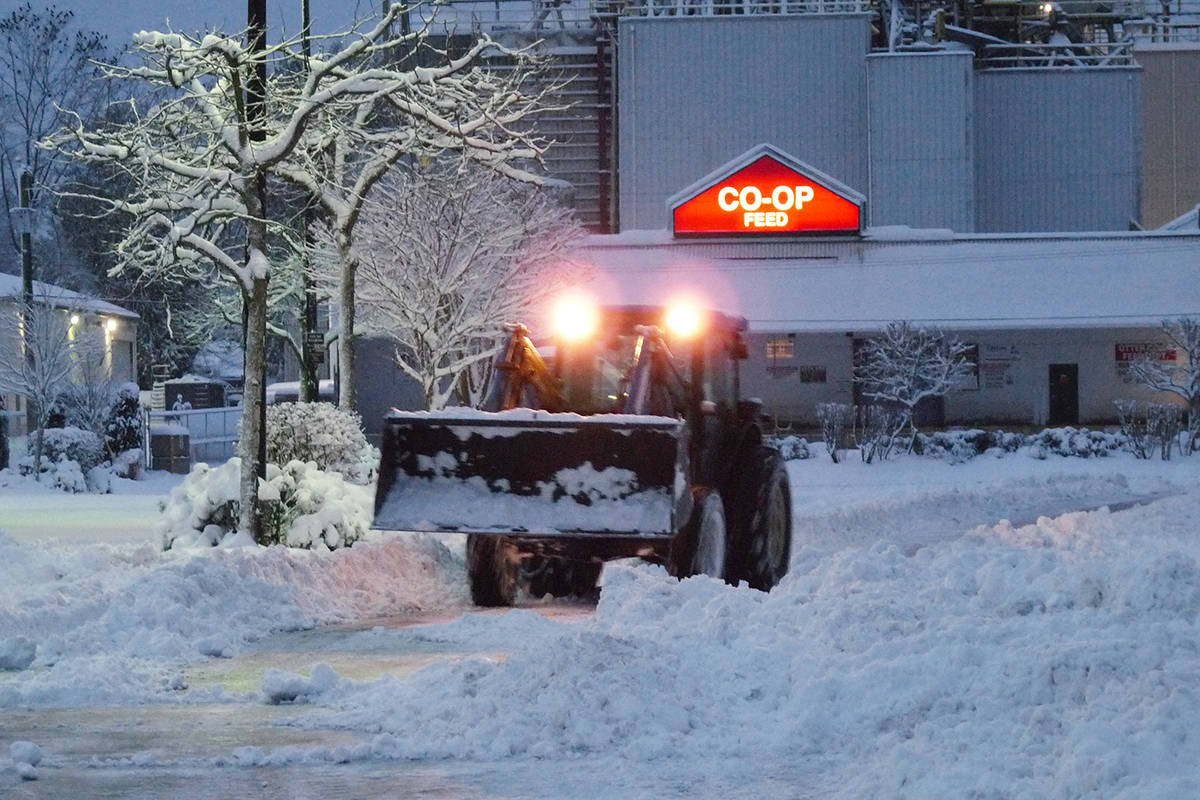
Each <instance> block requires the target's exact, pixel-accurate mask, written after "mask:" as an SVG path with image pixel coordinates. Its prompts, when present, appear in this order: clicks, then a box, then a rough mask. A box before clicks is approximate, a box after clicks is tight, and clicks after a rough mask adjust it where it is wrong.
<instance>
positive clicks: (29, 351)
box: [20, 169, 41, 453]
mask: <svg viewBox="0 0 1200 800" xmlns="http://www.w3.org/2000/svg"><path fill="white" fill-rule="evenodd" d="M20 187H21V208H23V209H29V208H30V207H31V205H32V203H33V173H31V172H30V171H29V170H28V169H26V170H25V171H23V172H22V173H21V181H20ZM31 214H32V212H31V211H28V210H26V211H25V217H26V218H25V229H24V230H23V231H21V338H22V344H23V345H24V347H25V361H26V362H27V363H28V364H29V371H30V373H31V374H32V372H33V344H32V343H31V342H30V341H29V337H30V335H31V333H32V331H30V330H29V326H30V325H32V324H33V320H32V315H33V225H32V221H31V220H30V219H29V216H30V215H31ZM37 414H38V410H37V404H36V403H35V402H34V399H33V397H32V396H31V397H27V398H26V399H25V433H26V434H31V433H33V431H34V429H35V428H36V427H37V418H38V417H37ZM39 445H40V440H39ZM38 452H39V453H40V452H41V449H40V447H39V450H38Z"/></svg>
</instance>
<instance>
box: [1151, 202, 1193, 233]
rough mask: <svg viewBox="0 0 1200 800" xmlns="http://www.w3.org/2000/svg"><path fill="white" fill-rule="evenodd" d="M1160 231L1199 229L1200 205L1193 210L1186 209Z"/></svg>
mask: <svg viewBox="0 0 1200 800" xmlns="http://www.w3.org/2000/svg"><path fill="white" fill-rule="evenodd" d="M1159 230H1160V231H1197V230H1200V205H1198V206H1194V207H1193V208H1192V210H1191V211H1185V212H1184V213H1182V214H1180V215H1179V216H1178V217H1176V218H1175V219H1173V220H1171V221H1170V222H1168V223H1167V224H1166V225H1163V226H1162V227H1161V228H1159Z"/></svg>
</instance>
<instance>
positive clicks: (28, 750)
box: [8, 741, 42, 781]
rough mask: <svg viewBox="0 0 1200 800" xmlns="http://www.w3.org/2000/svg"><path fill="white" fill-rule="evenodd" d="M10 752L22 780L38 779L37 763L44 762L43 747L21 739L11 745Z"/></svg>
mask: <svg viewBox="0 0 1200 800" xmlns="http://www.w3.org/2000/svg"><path fill="white" fill-rule="evenodd" d="M8 753H9V755H10V756H11V757H12V761H13V766H14V767H15V768H16V770H17V774H18V775H20V776H21V779H22V780H27V781H36V780H37V777H38V773H37V765H38V764H40V763H42V748H40V747H38V746H37V745H36V744H34V743H33V742H25V741H19V742H13V743H12V744H11V745H10V746H9V748H8Z"/></svg>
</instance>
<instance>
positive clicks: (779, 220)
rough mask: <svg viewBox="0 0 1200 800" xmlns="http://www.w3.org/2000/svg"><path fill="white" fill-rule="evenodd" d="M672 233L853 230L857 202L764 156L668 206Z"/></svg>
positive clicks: (857, 216)
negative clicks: (674, 204) (672, 214)
mask: <svg viewBox="0 0 1200 800" xmlns="http://www.w3.org/2000/svg"><path fill="white" fill-rule="evenodd" d="M674 223H675V233H676V234H771V233H848V232H849V233H856V232H858V230H859V228H860V226H861V223H862V209H861V208H860V207H859V205H858V203H855V202H853V201H852V200H849V199H847V198H845V197H843V196H842V195H840V194H838V193H837V192H835V191H833V190H831V189H829V188H827V187H825V186H823V185H822V184H821V183H819V182H817V181H815V180H812V179H811V178H809V177H808V176H806V175H803V174H801V173H800V172H797V171H796V170H794V169H792V168H791V167H789V166H787V165H785V164H782V163H780V162H779V161H777V160H776V159H774V158H772V157H771V156H769V155H764V156H761V157H760V158H758V159H756V160H755V161H753V162H751V163H750V164H749V165H748V166H746V167H743V168H742V169H740V170H738V171H737V172H734V173H733V174H731V175H729V176H728V177H726V178H723V179H721V180H719V181H717V182H716V183H714V184H713V185H712V186H710V187H709V188H707V189H705V190H703V191H701V192H700V193H699V194H697V195H696V196H695V197H692V198H691V199H690V200H687V201H685V202H683V203H681V204H680V205H678V206H676V207H675V209H674Z"/></svg>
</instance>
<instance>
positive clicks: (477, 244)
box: [358, 163, 585, 409]
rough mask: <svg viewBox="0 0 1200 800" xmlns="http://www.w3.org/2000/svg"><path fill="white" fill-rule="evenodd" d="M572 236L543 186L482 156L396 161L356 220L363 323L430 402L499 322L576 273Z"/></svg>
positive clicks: (499, 328) (465, 369)
mask: <svg viewBox="0 0 1200 800" xmlns="http://www.w3.org/2000/svg"><path fill="white" fill-rule="evenodd" d="M582 236H583V231H582V229H581V228H580V227H579V225H578V224H577V223H576V222H575V220H574V217H573V216H572V214H571V213H570V212H569V211H568V210H567V209H565V208H564V207H563V206H561V205H560V204H558V203H557V202H555V200H554V199H553V198H552V197H550V196H549V195H548V193H547V192H546V190H543V189H538V188H536V187H532V186H529V185H527V184H522V183H520V182H517V181H514V180H511V179H509V178H505V177H503V176H500V175H498V174H497V173H495V172H493V171H491V170H489V169H487V168H481V167H472V166H471V165H470V164H469V163H465V164H455V163H449V164H447V163H441V164H438V165H433V166H431V167H429V168H424V169H411V170H409V169H406V170H398V171H397V172H396V173H395V177H394V179H391V180H389V181H388V182H387V183H385V184H381V185H380V187H379V188H378V190H377V192H376V195H375V196H374V197H373V198H372V200H371V201H370V202H369V203H368V204H367V205H366V207H365V208H364V210H363V215H362V221H361V223H360V225H359V234H358V239H359V242H358V249H359V254H360V257H361V264H360V266H359V281H358V293H359V296H360V298H361V300H362V302H363V309H364V311H365V312H366V313H365V314H364V324H365V326H366V327H367V328H368V329H370V330H373V331H375V332H377V333H380V334H382V335H384V336H386V337H388V338H390V339H391V340H392V341H393V342H394V343H395V358H396V363H397V365H398V366H399V367H400V368H401V369H402V370H403V371H404V372H405V373H407V374H408V375H410V376H411V377H412V378H413V379H415V380H417V381H418V382H420V384H421V387H422V389H423V391H424V397H425V406H426V408H429V409H437V408H441V407H443V406H445V405H446V403H447V401H448V400H449V399H450V397H451V395H452V394H453V393H454V392H455V391H459V392H460V395H461V394H462V393H464V390H463V389H462V385H463V383H464V380H465V379H466V378H467V376H468V375H469V372H470V370H471V369H472V368H473V367H477V366H479V365H481V364H485V363H487V362H488V361H489V359H490V357H491V356H492V355H493V354H494V352H495V349H496V347H497V346H499V344H500V342H501V341H502V339H503V337H504V326H505V324H506V323H513V322H520V321H526V320H528V318H529V317H530V316H531V315H536V314H538V313H539V312H540V310H541V306H542V305H543V304H544V302H545V300H546V299H547V298H548V297H549V295H550V293H551V292H555V291H558V290H561V289H562V287H563V285H564V284H567V283H572V282H579V281H581V280H582V279H583V278H584V277H585V275H584V270H583V268H582V267H580V266H577V265H573V264H572V261H571V255H572V251H573V249H574V248H575V247H576V246H577V245H578V244H579V243H580V242H581V239H582ZM465 391H466V393H469V392H470V390H469V389H467V390H465ZM463 399H464V400H466V399H467V398H463Z"/></svg>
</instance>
